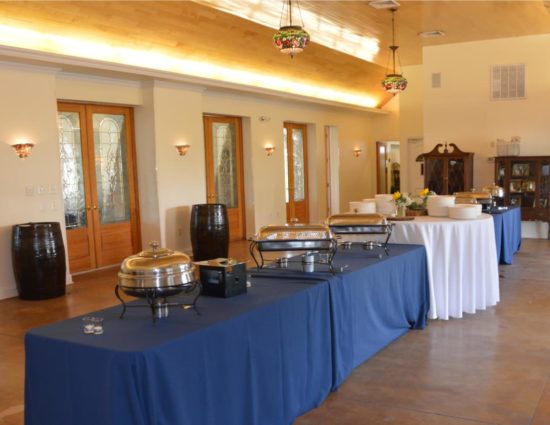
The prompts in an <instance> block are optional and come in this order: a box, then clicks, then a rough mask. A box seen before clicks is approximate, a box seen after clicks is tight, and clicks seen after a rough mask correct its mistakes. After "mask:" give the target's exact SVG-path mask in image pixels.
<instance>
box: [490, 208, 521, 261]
mask: <svg viewBox="0 0 550 425" xmlns="http://www.w3.org/2000/svg"><path fill="white" fill-rule="evenodd" d="M491 215H492V216H493V222H494V225H495V241H496V250H497V259H498V262H499V264H512V258H513V256H514V254H515V253H516V252H517V251H519V248H520V246H521V208H520V207H508V209H507V210H505V211H494V212H492V213H491Z"/></svg>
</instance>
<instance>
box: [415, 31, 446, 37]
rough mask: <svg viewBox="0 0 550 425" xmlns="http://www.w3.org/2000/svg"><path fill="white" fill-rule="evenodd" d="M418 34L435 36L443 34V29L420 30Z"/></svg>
mask: <svg viewBox="0 0 550 425" xmlns="http://www.w3.org/2000/svg"><path fill="white" fill-rule="evenodd" d="M418 35H419V36H420V37H422V38H437V37H443V36H445V31H441V30H433V31H422V32H419V33H418Z"/></svg>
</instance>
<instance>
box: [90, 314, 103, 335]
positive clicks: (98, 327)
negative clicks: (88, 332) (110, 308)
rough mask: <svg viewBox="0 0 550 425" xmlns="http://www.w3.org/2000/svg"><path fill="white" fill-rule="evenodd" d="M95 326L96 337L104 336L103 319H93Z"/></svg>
mask: <svg viewBox="0 0 550 425" xmlns="http://www.w3.org/2000/svg"><path fill="white" fill-rule="evenodd" d="M92 319H93V320H92V323H93V326H94V335H101V334H103V317H92Z"/></svg>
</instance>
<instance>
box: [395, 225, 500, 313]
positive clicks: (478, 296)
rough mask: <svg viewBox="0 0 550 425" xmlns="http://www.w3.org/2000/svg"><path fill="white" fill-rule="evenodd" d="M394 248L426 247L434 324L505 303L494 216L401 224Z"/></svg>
mask: <svg viewBox="0 0 550 425" xmlns="http://www.w3.org/2000/svg"><path fill="white" fill-rule="evenodd" d="M390 241H391V242H392V243H404V244H419V245H424V246H425V247H426V251H427V254H428V255H427V257H428V273H429V280H430V313H429V317H430V319H445V320H447V319H449V317H456V318H461V317H462V313H475V312H476V310H485V308H486V307H488V306H493V305H495V304H497V303H498V302H499V300H500V295H499V282H498V265H497V259H496V256H495V230H494V227H493V217H492V216H490V215H487V214H482V215H481V217H480V218H479V219H476V220H453V219H449V218H439V217H415V219H414V221H400V222H395V227H394V229H393V233H392V236H391V239H390Z"/></svg>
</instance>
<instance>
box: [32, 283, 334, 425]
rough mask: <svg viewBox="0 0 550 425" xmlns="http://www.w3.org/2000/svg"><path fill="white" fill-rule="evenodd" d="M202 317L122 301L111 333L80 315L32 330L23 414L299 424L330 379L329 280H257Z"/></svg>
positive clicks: (169, 424)
mask: <svg viewBox="0 0 550 425" xmlns="http://www.w3.org/2000/svg"><path fill="white" fill-rule="evenodd" d="M199 307H200V311H201V316H197V315H195V313H194V312H193V311H191V310H188V311H183V310H181V309H178V308H172V309H171V311H170V315H169V317H167V318H164V319H161V320H159V321H157V323H156V324H153V323H152V321H151V319H150V311H149V310H147V309H143V310H142V309H139V308H136V309H129V311H128V312H127V314H126V316H125V317H124V319H122V320H120V319H119V318H118V315H119V313H120V310H121V309H120V307H115V308H110V309H107V310H103V311H101V312H98V313H94V315H98V316H101V317H104V319H105V322H104V324H105V333H104V334H103V335H102V336H94V335H84V334H83V333H82V331H81V323H80V322H81V320H80V319H79V318H75V319H72V320H67V321H64V322H60V323H56V324H53V325H50V326H45V327H42V328H38V329H35V330H33V331H31V332H29V333H28V334H27V335H26V341H25V343H26V385H25V406H26V409H25V423H26V425H33V424H41V425H44V424H52V425H54V424H55V425H64V424H67V425H69V424H71V425H88V424H89V425H110V424H112V425H125V424H128V425H142V424H143V425H144V424H150V425H152V424H155V425H161V424H162V425H176V424H177V425H185V424H190V425H198V424H211V425H219V424H227V425H230V424H233V425H245V424H266V425H268V424H277V425H280V424H290V423H292V421H293V420H294V418H295V417H296V416H298V415H300V414H302V413H304V412H306V411H308V410H311V409H312V408H314V407H316V406H317V405H319V404H320V403H321V402H322V401H323V400H324V399H325V397H326V396H327V395H328V393H329V391H330V389H331V387H332V348H331V324H330V316H329V315H328V314H327V312H328V311H329V309H330V306H329V287H328V284H327V282H321V283H317V284H314V285H311V284H307V283H300V282H298V281H291V280H288V281H285V282H279V283H278V284H268V283H263V282H255V283H254V286H253V287H252V288H250V290H249V292H248V294H246V295H244V294H243V295H240V296H237V297H233V298H230V299H216V298H208V297H203V298H201V299H200V300H199Z"/></svg>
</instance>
